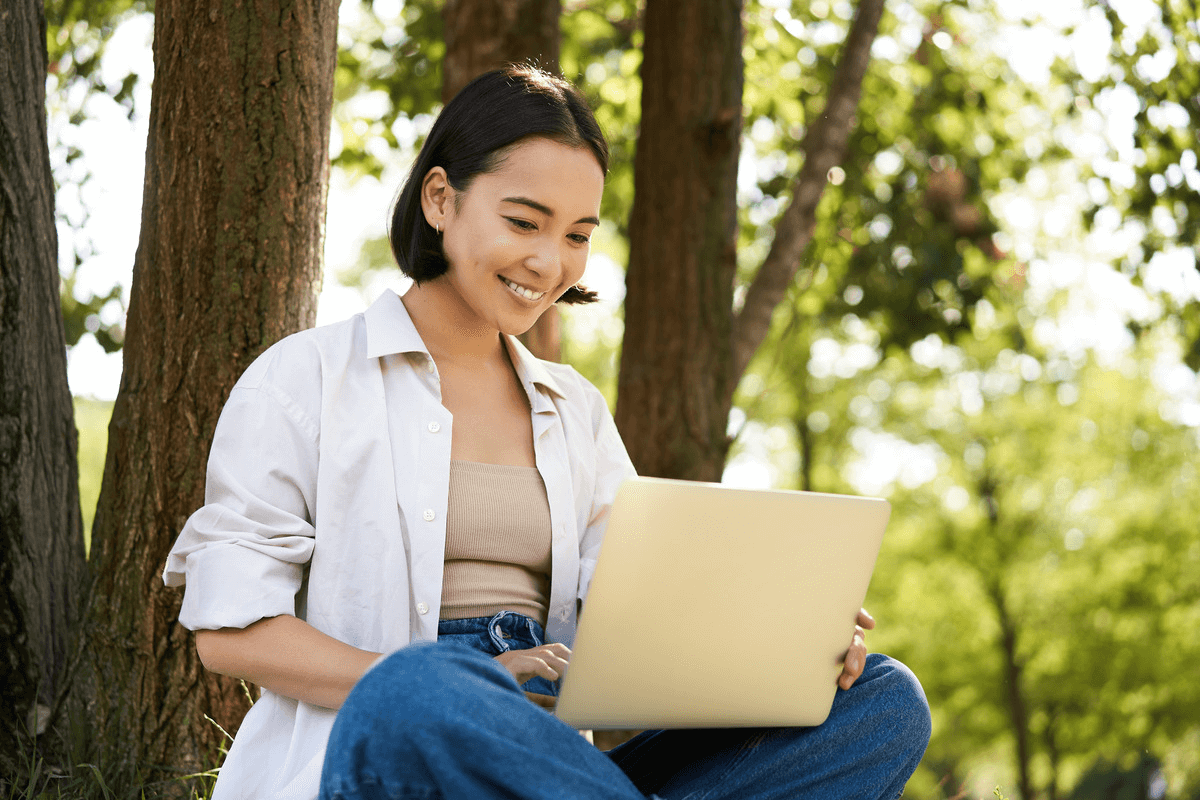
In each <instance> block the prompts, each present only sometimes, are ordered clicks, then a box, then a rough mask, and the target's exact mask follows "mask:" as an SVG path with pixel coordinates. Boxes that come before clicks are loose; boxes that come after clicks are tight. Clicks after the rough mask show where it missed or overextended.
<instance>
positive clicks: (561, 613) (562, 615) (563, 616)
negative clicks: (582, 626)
mask: <svg viewBox="0 0 1200 800" xmlns="http://www.w3.org/2000/svg"><path fill="white" fill-rule="evenodd" d="M569 616H571V614H570V613H569V612H568V611H567V610H566V609H565V608H564V609H563V610H561V611H559V612H558V618H559V619H560V620H561V621H563V622H566V621H567V617H569Z"/></svg>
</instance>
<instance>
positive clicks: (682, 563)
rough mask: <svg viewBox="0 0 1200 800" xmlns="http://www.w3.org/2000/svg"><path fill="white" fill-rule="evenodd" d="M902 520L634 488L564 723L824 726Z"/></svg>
mask: <svg viewBox="0 0 1200 800" xmlns="http://www.w3.org/2000/svg"><path fill="white" fill-rule="evenodd" d="M890 513H891V506H890V505H889V504H888V502H887V501H886V500H881V499H876V498H864V497H849V496H844V495H833V494H820V493H815V492H794V491H759V490H749V489H738V488H733V487H729V486H724V485H721V484H715V483H699V482H693V481H677V480H665V479H661V478H643V477H637V478H631V479H629V480H627V481H626V482H625V483H624V484H622V486H621V488H620V490H619V491H618V492H617V497H616V500H615V502H614V504H613V508H612V514H611V517H610V519H609V523H608V530H607V532H606V533H605V538H604V543H603V545H602V547H601V550H600V556H599V561H598V563H597V565H596V572H595V576H594V577H593V579H592V584H591V587H590V589H589V592H588V598H587V602H586V603H585V605H584V608H583V610H582V612H581V614H580V620H579V628H578V632H577V634H576V637H575V642H574V645H573V646H572V655H571V661H570V664H569V665H568V668H567V671H566V673H565V674H564V676H563V679H562V684H561V692H560V695H559V700H558V707H557V709H556V711H555V713H556V714H557V716H558V717H559V718H560V719H562V720H563V721H565V722H567V723H568V724H570V725H572V726H574V727H576V728H593V729H599V730H604V729H615V728H709V727H760V726H780V725H786V726H810V725H819V724H820V723H822V722H823V721H824V720H825V718H826V717H827V716H828V715H829V709H830V707H831V706H832V704H833V698H834V694H835V693H836V690H837V677H838V675H839V674H840V673H841V664H840V660H841V658H842V656H843V655H844V654H845V652H846V649H847V648H848V647H849V645H850V642H851V639H852V638H853V636H854V625H855V618H856V615H857V613H858V610H859V608H861V607H862V603H863V600H864V599H865V597H866V594H867V586H868V584H869V582H870V579H871V572H872V570H873V569H874V566H875V559H876V557H877V555H878V554H879V547H880V544H881V542H882V540H883V532H884V528H885V527H886V525H887V520H888V516H889V515H890Z"/></svg>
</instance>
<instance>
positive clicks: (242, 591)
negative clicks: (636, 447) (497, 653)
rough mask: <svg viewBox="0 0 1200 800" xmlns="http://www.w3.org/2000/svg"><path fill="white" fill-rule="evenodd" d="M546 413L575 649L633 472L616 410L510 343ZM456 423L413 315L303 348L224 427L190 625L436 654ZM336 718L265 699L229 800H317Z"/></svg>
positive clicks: (224, 795)
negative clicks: (260, 625)
mask: <svg viewBox="0 0 1200 800" xmlns="http://www.w3.org/2000/svg"><path fill="white" fill-rule="evenodd" d="M505 340H506V343H507V345H508V348H509V353H510V355H511V356H512V361H513V364H514V366H515V368H516V373H517V376H518V378H519V379H520V381H521V385H522V386H523V387H524V389H525V392H526V394H527V395H528V397H529V404H530V408H531V416H532V422H533V437H534V455H535V458H536V462H537V468H538V471H539V473H540V474H541V476H542V480H543V481H544V482H545V485H546V494H547V497H548V499H549V501H550V521H551V525H552V545H551V548H552V559H551V583H550V607H549V618H548V622H547V625H546V633H547V638H548V640H550V641H561V642H565V643H567V644H570V643H571V641H572V640H573V638H574V634H575V620H576V613H577V608H578V603H579V602H580V601H582V599H583V597H584V596H585V595H586V593H587V589H588V584H589V583H590V581H591V576H592V571H593V569H594V568H595V562H596V556H597V554H598V552H599V548H600V540H601V537H602V536H603V533H604V527H605V524H606V523H607V520H608V512H609V509H610V506H611V504H612V500H613V497H614V496H615V495H616V491H617V488H618V486H619V485H620V484H621V482H622V481H623V480H624V479H625V478H626V477H628V476H630V475H632V474H633V466H632V464H631V463H630V461H629V457H628V455H627V454H626V452H625V448H624V445H622V443H621V439H620V437H619V435H618V434H617V429H616V425H615V424H614V423H613V420H612V416H611V415H610V413H609V411H608V407H607V405H606V404H605V401H604V398H603V396H602V395H601V394H600V392H599V391H597V390H596V388H595V387H593V386H592V385H591V384H590V383H588V382H587V380H585V379H584V378H583V377H582V376H581V375H579V373H577V372H575V370H573V369H572V368H571V367H568V366H565V365H562V364H554V363H549V362H543V361H540V360H538V359H536V358H534V357H533V356H532V355H531V354H530V353H529V351H528V350H526V349H525V348H524V347H523V346H522V345H521V344H520V343H519V342H517V341H516V340H515V339H512V338H511V337H505ZM452 427H453V419H452V418H451V415H450V412H448V411H447V410H446V409H445V407H444V406H442V404H441V385H440V382H439V379H438V374H437V367H436V365H435V364H434V362H433V359H432V358H431V357H430V355H429V351H428V349H427V348H426V347H425V344H424V343H423V342H422V341H421V337H420V335H419V334H418V333H417V329H416V328H415V327H414V326H413V323H412V320H411V319H410V318H409V316H408V312H407V311H406V310H405V308H404V304H403V303H402V302H401V301H400V298H399V297H397V296H396V295H395V294H394V293H392V292H390V291H389V292H386V293H385V294H384V295H383V296H382V297H380V298H379V300H377V301H376V302H375V303H374V305H372V306H371V307H370V308H369V309H368V310H367V311H366V312H364V313H362V314H358V315H356V316H354V317H352V318H351V319H349V320H346V321H345V322H341V323H338V324H335V325H329V326H326V327H322V328H316V329H313V330H308V331H303V332H301V333H297V334H295V335H293V336H289V337H288V338H286V339H284V340H283V341H281V342H279V343H277V344H275V345H274V346H272V347H271V348H270V349H268V350H267V351H266V352H265V353H263V354H262V356H260V357H259V358H258V359H257V360H255V362H254V363H253V364H251V365H250V367H249V368H248V369H247V370H246V372H245V374H243V375H242V377H241V379H240V380H239V381H238V382H237V385H236V386H235V387H234V388H233V391H232V393H231V394H230V396H229V400H228V402H227V403H226V404H225V407H224V409H223V410H222V412H221V418H220V421H219V422H218V424H217V429H216V432H215V435H214V438H213V445H212V451H211V453H210V455H209V461H208V476H207V483H206V486H205V505H204V506H203V507H202V508H200V509H199V510H198V511H196V513H194V514H193V515H192V516H191V518H190V519H188V521H187V524H186V525H185V526H184V528H183V531H182V532H181V533H180V535H179V539H178V540H177V541H176V543H175V546H174V547H173V548H172V550H171V553H170V555H169V556H168V560H167V566H166V570H165V571H164V574H163V580H164V581H165V582H166V584H167V585H168V586H180V585H184V584H185V583H186V591H185V593H184V597H183V607H182V609H181V611H180V613H179V621H180V623H181V624H183V625H184V626H185V627H187V628H190V629H192V630H199V629H217V628H244V627H246V626H247V625H249V624H251V623H253V622H255V621H257V620H260V619H263V618H266V617H273V616H278V615H281V614H294V615H295V616H297V617H300V618H301V619H305V620H307V621H308V622H309V624H311V625H313V626H314V627H315V628H317V629H318V630H320V631H323V632H324V633H326V634H329V635H330V636H333V637H335V638H337V639H340V640H341V641H343V642H347V643H349V644H351V645H354V646H355V647H359V648H362V649H364V650H369V651H373V652H381V653H389V652H392V651H394V650H397V649H399V648H401V647H403V646H404V645H406V644H408V643H409V642H414V641H422V640H429V641H432V640H435V639H436V638H437V626H438V617H439V605H440V602H441V596H442V567H443V557H444V552H445V539H446V498H447V494H448V487H449V477H450V436H451V431H452ZM334 716H335V712H334V711H332V710H330V709H326V708H320V707H318V706H313V705H309V704H307V703H301V702H298V701H296V700H292V699H290V698H286V697H282V696H279V695H277V694H274V693H273V692H270V691H267V690H263V693H262V697H261V698H260V699H259V700H258V701H257V702H256V703H255V704H254V707H253V708H252V709H251V710H250V712H249V713H248V714H247V715H246V718H245V720H244V721H243V722H242V726H241V728H240V730H239V732H238V735H237V737H236V740H235V742H234V744H233V746H232V748H231V749H230V752H229V755H228V757H227V758H226V760H225V764H224V765H223V766H222V768H221V773H220V779H219V780H218V782H217V786H216V790H215V792H214V793H213V799H214V800H231V799H232V798H270V797H279V798H289V799H291V798H299V799H301V800H303V799H304V798H315V797H316V796H317V791H318V782H319V779H320V774H321V762H322V758H323V756H324V751H325V744H326V742H327V740H328V738H329V731H330V728H331V727H332V725H333V718H334Z"/></svg>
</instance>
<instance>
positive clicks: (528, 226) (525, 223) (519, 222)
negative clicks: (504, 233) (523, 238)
mask: <svg viewBox="0 0 1200 800" xmlns="http://www.w3.org/2000/svg"><path fill="white" fill-rule="evenodd" d="M505 219H507V220H508V221H509V222H511V223H512V224H513V226H514V227H517V228H520V229H521V230H523V231H534V230H537V225H534V224H533V223H532V222H530V221H529V220H527V219H517V218H516V217H505Z"/></svg>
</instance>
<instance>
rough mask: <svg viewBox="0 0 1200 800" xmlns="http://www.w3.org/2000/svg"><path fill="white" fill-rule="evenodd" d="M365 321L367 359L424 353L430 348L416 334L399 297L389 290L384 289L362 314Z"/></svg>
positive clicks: (414, 327) (427, 353)
mask: <svg viewBox="0 0 1200 800" xmlns="http://www.w3.org/2000/svg"><path fill="white" fill-rule="evenodd" d="M363 318H364V319H365V320H366V322H367V357H368V358H379V357H380V356H389V355H393V354H395V353H424V354H425V355H426V356H427V357H428V356H429V348H427V347H426V346H425V342H423V341H422V340H421V334H419V333H417V327H416V326H415V325H413V321H412V317H410V316H409V315H408V309H407V308H405V307H404V303H402V302H400V296H399V295H398V294H396V293H395V292H393V291H392V290H391V289H388V290H386V291H385V292H384V293H383V294H381V295H380V296H379V299H378V300H376V301H375V302H374V303H372V304H371V307H370V308H368V309H367V310H366V311H365V312H363Z"/></svg>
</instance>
